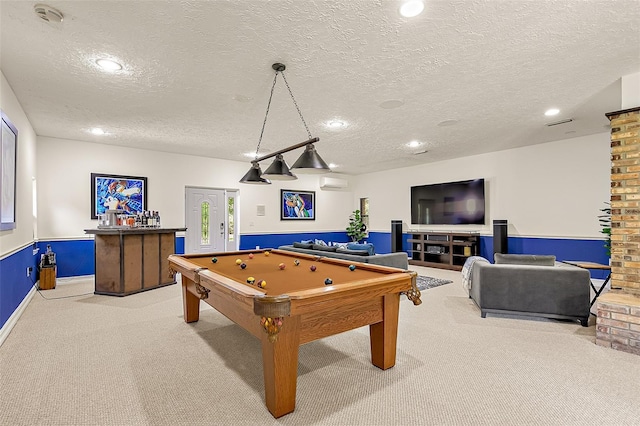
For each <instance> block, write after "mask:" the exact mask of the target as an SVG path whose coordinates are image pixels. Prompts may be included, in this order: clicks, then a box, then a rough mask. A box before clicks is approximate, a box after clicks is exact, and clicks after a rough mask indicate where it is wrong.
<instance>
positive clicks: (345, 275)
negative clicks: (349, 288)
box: [188, 252, 400, 295]
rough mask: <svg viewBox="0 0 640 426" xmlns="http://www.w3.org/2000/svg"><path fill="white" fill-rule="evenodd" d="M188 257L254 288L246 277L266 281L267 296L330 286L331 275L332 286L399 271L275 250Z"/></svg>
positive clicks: (195, 262)
mask: <svg viewBox="0 0 640 426" xmlns="http://www.w3.org/2000/svg"><path fill="white" fill-rule="evenodd" d="M213 257H215V258H216V259H217V262H216V263H213V262H212V258H213ZM236 259H240V260H242V262H244V263H245V264H246V265H247V267H246V268H245V269H241V267H240V266H239V265H237V264H236ZM296 259H297V260H298V261H299V262H300V264H299V265H298V266H296V265H295V264H294V260H296ZM188 260H189V261H190V262H192V263H194V264H196V265H198V266H199V267H203V268H207V269H208V270H209V271H211V272H214V273H216V274H219V275H222V276H224V277H227V278H230V279H232V280H234V281H236V282H238V283H242V284H244V285H247V286H249V287H251V288H254V289H259V288H258V287H257V286H256V285H250V284H248V283H247V278H249V277H253V278H255V279H256V282H258V280H265V281H266V282H267V286H266V287H265V288H263V289H259V290H261V291H263V292H264V293H265V294H267V295H280V294H288V293H293V292H298V291H303V290H311V289H317V288H322V287H329V285H326V284H325V280H326V279H327V278H330V279H331V280H332V281H333V283H332V284H331V285H334V286H335V285H340V284H345V283H350V282H354V281H363V280H369V279H377V278H380V277H381V276H383V275H385V274H391V273H394V272H400V271H388V272H387V271H384V272H383V271H380V270H368V269H367V268H368V266H367V265H366V264H362V263H358V262H352V263H339V264H338V263H335V262H332V261H331V260H328V259H327V258H320V259H317V258H313V259H310V258H308V257H306V256H298V255H288V254H282V253H275V252H271V253H270V254H269V255H268V256H267V255H265V254H264V253H263V252H257V253H255V252H254V253H253V259H250V258H249V252H246V253H244V252H242V253H232V254H226V253H221V254H217V255H205V256H197V257H191V256H189V259H188ZM280 263H284V265H285V268H284V269H280V268H279V266H278V265H279V264H280ZM351 264H353V265H355V266H356V269H355V270H354V271H351V270H350V269H349V265H351ZM311 265H315V266H316V270H315V271H311V269H310V267H311Z"/></svg>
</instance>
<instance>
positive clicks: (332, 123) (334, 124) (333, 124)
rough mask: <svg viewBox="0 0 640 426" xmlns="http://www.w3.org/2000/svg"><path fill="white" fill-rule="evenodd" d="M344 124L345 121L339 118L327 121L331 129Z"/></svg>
mask: <svg viewBox="0 0 640 426" xmlns="http://www.w3.org/2000/svg"><path fill="white" fill-rule="evenodd" d="M344 126H345V122H344V121H340V120H331V121H329V122H328V123H327V127H329V128H331V129H339V128H341V127H344Z"/></svg>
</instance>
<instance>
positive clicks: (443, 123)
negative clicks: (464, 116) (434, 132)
mask: <svg viewBox="0 0 640 426" xmlns="http://www.w3.org/2000/svg"><path fill="white" fill-rule="evenodd" d="M456 124H458V120H443V121H441V122H439V123H438V126H439V127H447V126H455V125H456Z"/></svg>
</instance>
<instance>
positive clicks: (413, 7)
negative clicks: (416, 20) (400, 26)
mask: <svg viewBox="0 0 640 426" xmlns="http://www.w3.org/2000/svg"><path fill="white" fill-rule="evenodd" d="M423 10H424V3H423V2H422V0H410V1H408V2H406V3H404V4H403V5H402V6H400V15H402V16H404V17H405V18H413V17H414V16H418V15H420V14H421V13H422V11H423Z"/></svg>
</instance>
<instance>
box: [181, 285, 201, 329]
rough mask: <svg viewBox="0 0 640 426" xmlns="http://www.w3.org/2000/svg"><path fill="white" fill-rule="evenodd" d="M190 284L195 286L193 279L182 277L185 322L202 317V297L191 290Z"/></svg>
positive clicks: (194, 320)
mask: <svg viewBox="0 0 640 426" xmlns="http://www.w3.org/2000/svg"><path fill="white" fill-rule="evenodd" d="M189 286H191V287H192V288H195V284H194V283H193V282H192V281H191V280H189V279H188V278H185V277H182V314H183V315H184V322H196V321H198V320H199V319H200V298H199V297H198V296H196V295H195V294H193V293H192V292H191V291H189Z"/></svg>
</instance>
